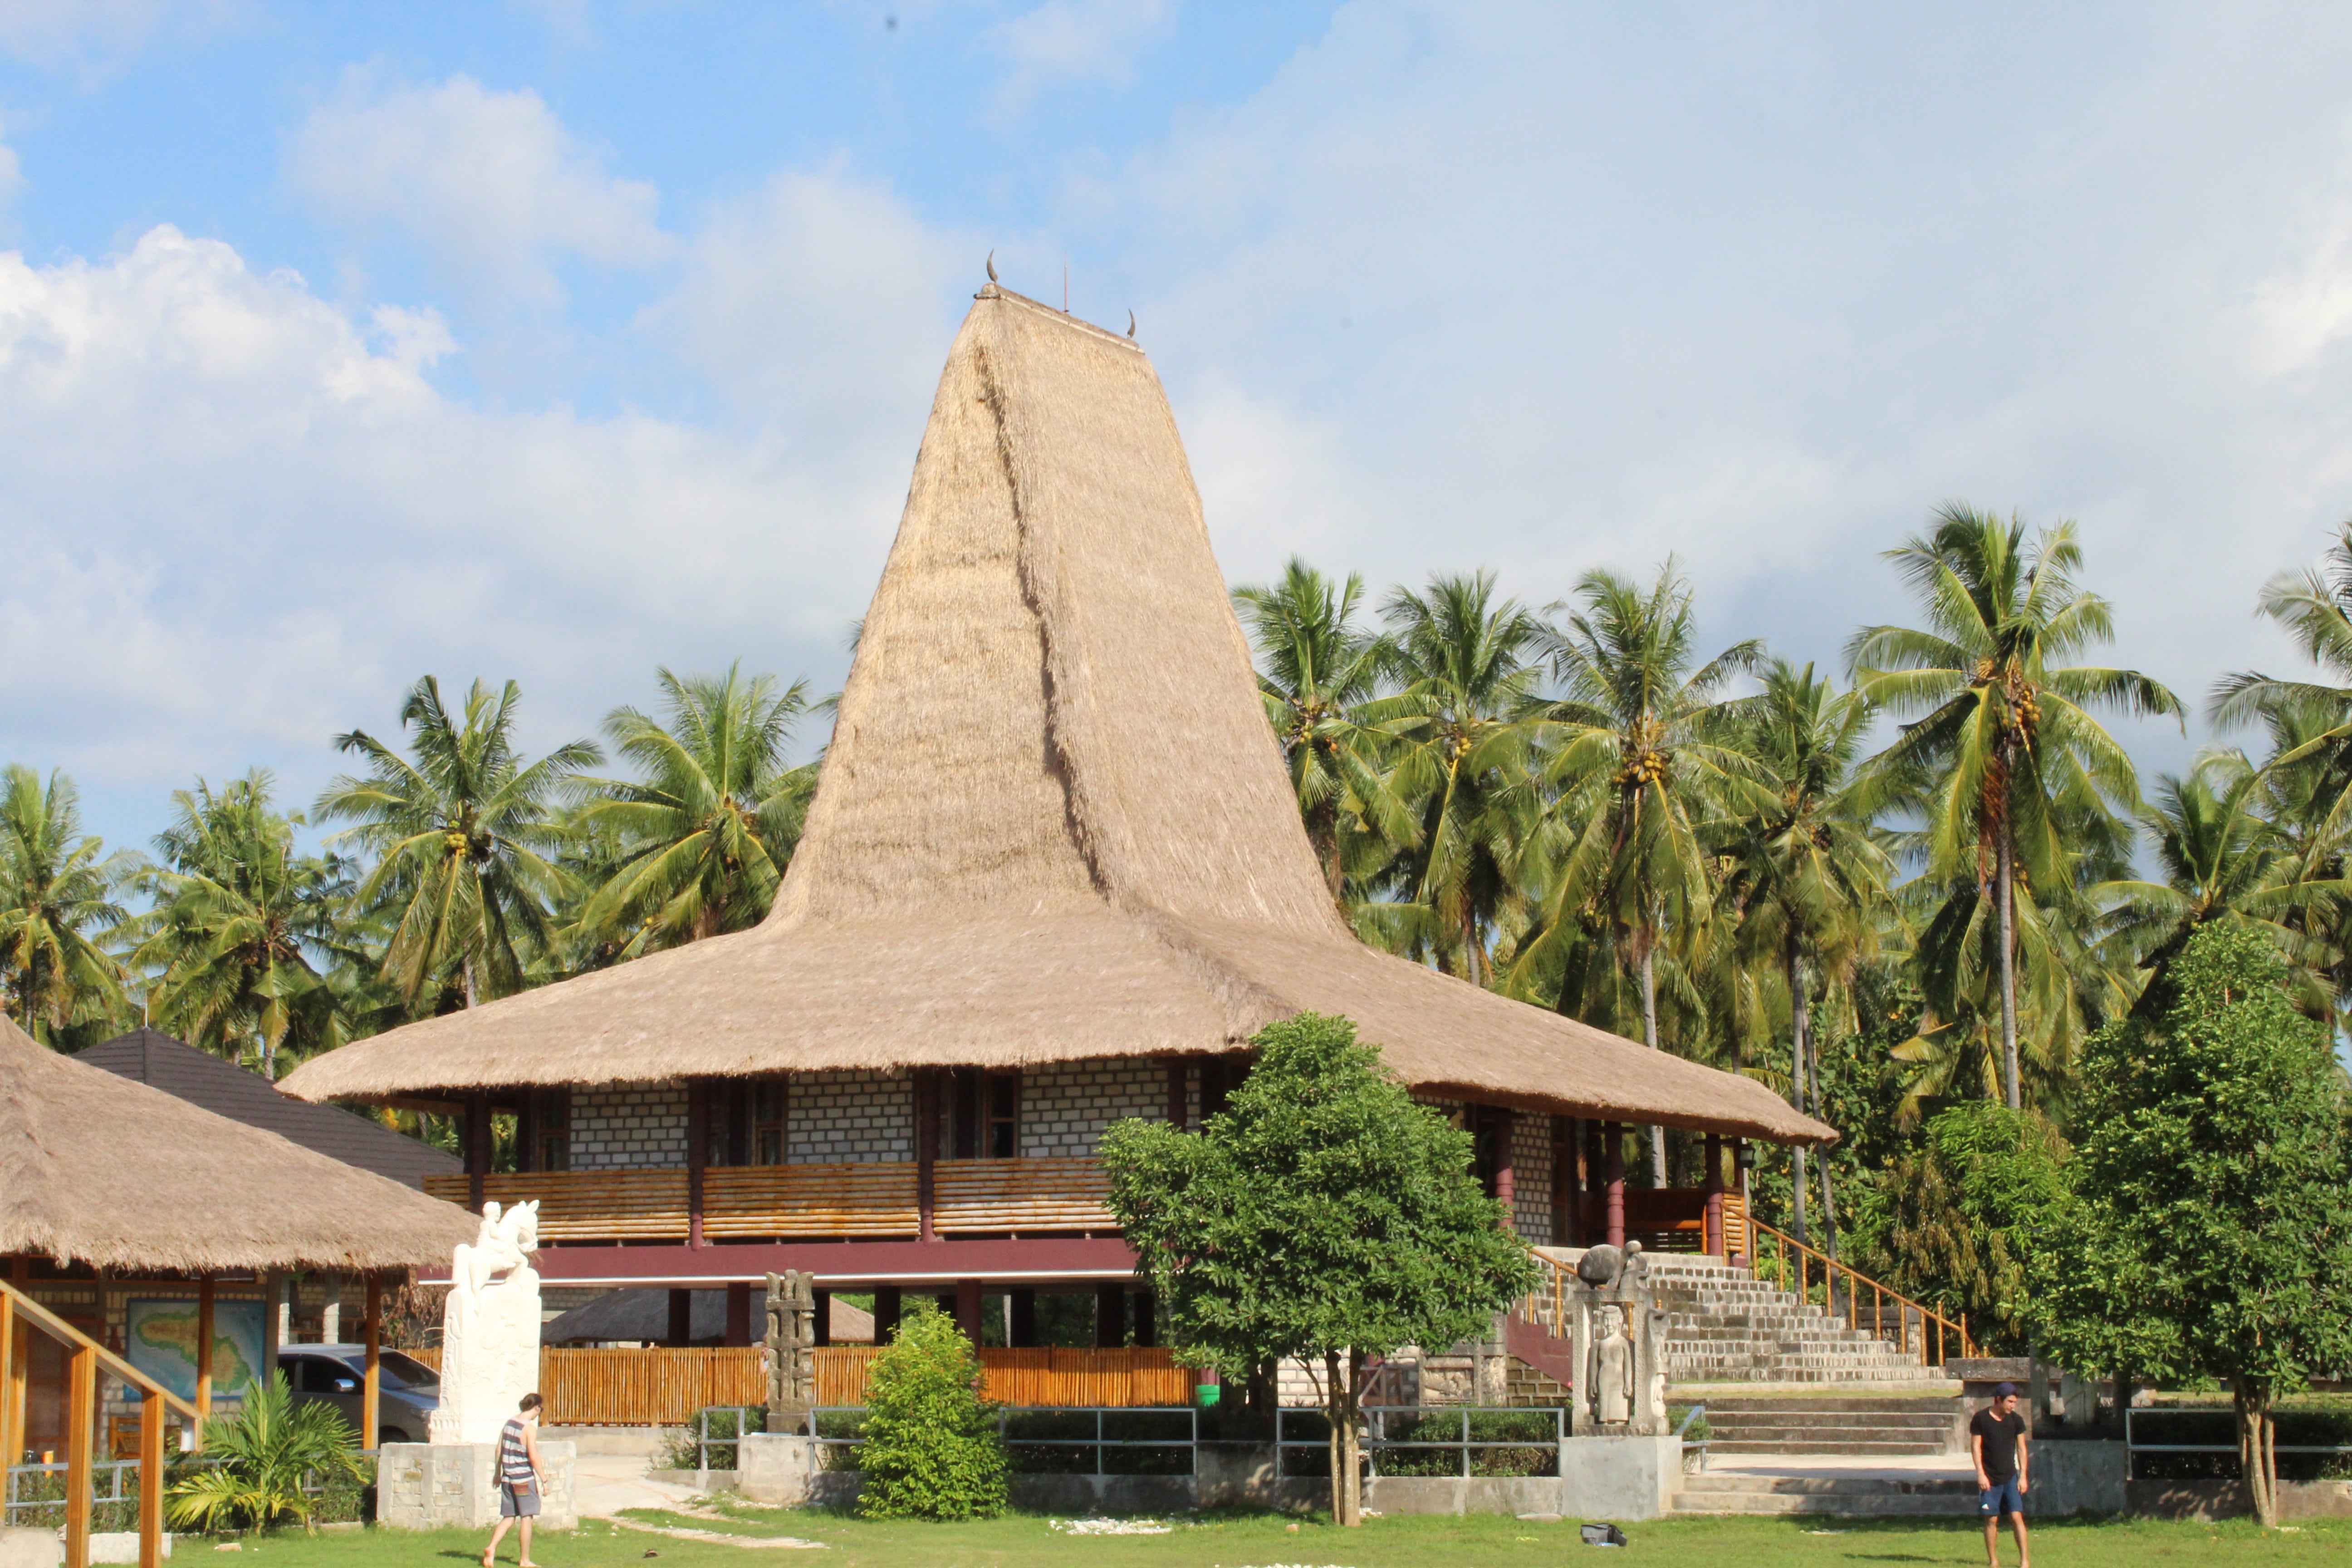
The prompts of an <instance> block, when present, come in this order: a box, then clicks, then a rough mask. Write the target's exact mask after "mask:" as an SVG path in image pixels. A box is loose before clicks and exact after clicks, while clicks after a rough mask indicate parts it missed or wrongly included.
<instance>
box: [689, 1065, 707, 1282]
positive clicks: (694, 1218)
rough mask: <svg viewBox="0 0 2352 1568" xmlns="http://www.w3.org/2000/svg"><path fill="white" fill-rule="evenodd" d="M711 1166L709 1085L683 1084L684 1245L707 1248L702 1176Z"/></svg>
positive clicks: (695, 1081)
mask: <svg viewBox="0 0 2352 1568" xmlns="http://www.w3.org/2000/svg"><path fill="white" fill-rule="evenodd" d="M709 1163H710V1084H709V1081H708V1080H707V1079H698V1078H695V1079H687V1082H686V1245H687V1246H688V1247H708V1246H709V1245H710V1244H709V1242H707V1241H705V1240H703V1239H702V1173H703V1170H704V1168H705V1167H707V1166H708V1165H709Z"/></svg>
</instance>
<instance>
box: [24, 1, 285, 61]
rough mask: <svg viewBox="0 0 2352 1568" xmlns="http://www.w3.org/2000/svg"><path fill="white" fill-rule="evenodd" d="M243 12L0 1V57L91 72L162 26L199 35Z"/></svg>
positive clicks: (194, 5) (216, 4) (189, 5)
mask: <svg viewBox="0 0 2352 1568" xmlns="http://www.w3.org/2000/svg"><path fill="white" fill-rule="evenodd" d="M244 9H245V6H244V5H243V4H242V0H0V55H8V56H12V57H14V58H16V59H20V60H23V61H26V63H27V64H31V65H37V66H49V67H58V66H79V67H80V68H81V69H82V70H83V71H84V72H85V73H91V72H95V71H97V70H98V69H99V68H100V67H101V66H102V65H104V64H106V63H108V62H110V61H113V60H116V59H119V58H121V57H122V56H125V55H128V54H131V52H133V51H135V50H136V49H138V48H139V47H140V46H142V44H144V43H146V42H147V40H148V39H149V38H150V37H152V36H153V35H154V34H155V33H156V32H158V31H160V30H162V29H163V28H164V27H165V26H174V27H176V28H178V29H179V30H181V31H184V32H191V33H201V32H205V31H208V30H210V29H212V28H214V27H216V26H222V25H224V24H226V23H227V22H229V21H230V20H232V19H233V18H234V17H235V16H237V15H238V14H239V13H240V12H242V11H243V10H244Z"/></svg>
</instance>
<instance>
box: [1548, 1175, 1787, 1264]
mask: <svg viewBox="0 0 2352 1568" xmlns="http://www.w3.org/2000/svg"><path fill="white" fill-rule="evenodd" d="M1580 1202H1581V1205H1582V1206H1581V1208H1580V1210H1579V1218H1580V1219H1581V1221H1582V1222H1583V1226H1584V1234H1585V1235H1587V1236H1599V1235H1600V1234H1601V1229H1602V1226H1604V1225H1605V1224H1606V1223H1607V1222H1606V1219H1605V1218H1604V1211H1605V1205H1604V1203H1603V1201H1602V1199H1601V1196H1600V1194H1590V1193H1588V1194H1584V1196H1583V1197H1582V1199H1581V1200H1580ZM1625 1239H1626V1240H1628V1241H1638V1242H1640V1243H1641V1244H1642V1249H1643V1251H1644V1252H1705V1251H1706V1193H1705V1192H1704V1191H1702V1190H1701V1189H1699V1188H1697V1187H1656V1188H1652V1187H1628V1188H1627V1189H1626V1190H1625ZM1723 1242H1724V1246H1723V1251H1722V1253H1720V1254H1719V1255H1718V1256H1722V1257H1729V1258H1738V1257H1741V1256H1743V1255H1744V1254H1746V1253H1747V1251H1748V1205H1747V1204H1746V1202H1745V1201H1744V1200H1743V1199H1742V1198H1741V1197H1740V1195H1739V1194H1738V1191H1737V1190H1733V1191H1729V1192H1727V1193H1725V1194H1723Z"/></svg>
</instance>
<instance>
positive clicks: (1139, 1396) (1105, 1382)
mask: <svg viewBox="0 0 2352 1568" xmlns="http://www.w3.org/2000/svg"><path fill="white" fill-rule="evenodd" d="M407 1353H408V1354H410V1355H413V1356H415V1358H416V1359H417V1360H419V1361H421V1362H423V1363H425V1364H426V1365H428V1366H431V1367H434V1368H436V1370H437V1369H438V1368H439V1366H440V1364H441V1352H440V1351H439V1350H437V1349H435V1350H416V1351H410V1352H407ZM878 1353H879V1352H877V1350H876V1349H875V1347H873V1346H872V1345H826V1346H824V1348H822V1349H820V1350H818V1351H817V1352H815V1354H816V1402H817V1403H818V1404H819V1405H863V1404H865V1403H866V1378H867V1377H868V1376H869V1375H870V1374H871V1373H872V1372H873V1368H874V1358H875V1356H876V1355H877V1354H878ZM980 1365H981V1376H982V1389H983V1391H984V1392H985V1393H986V1394H987V1395H988V1397H989V1398H991V1399H993V1400H997V1401H999V1402H1001V1403H1003V1404H1006V1405H1053V1406H1070V1405H1108V1406H1112V1407H1118V1406H1125V1405H1189V1404H1191V1403H1192V1385H1193V1384H1194V1382H1195V1381H1196V1379H1197V1374H1196V1373H1193V1372H1192V1370H1191V1369H1190V1368H1188V1367H1180V1366H1178V1365H1176V1364H1175V1362H1174V1361H1173V1359H1172V1358H1171V1355H1170V1353H1169V1352H1168V1350H1167V1349H1166V1347H1164V1346H1159V1345H1136V1346H1132V1347H1127V1348H1122V1349H1118V1350H1096V1351H1089V1350H1055V1349H1037V1350H1005V1349H1001V1348H999V1349H986V1350H982V1352H980ZM539 1391H540V1393H541V1394H544V1395H546V1397H547V1414H546V1415H545V1416H544V1417H543V1419H544V1420H545V1421H546V1422H547V1424H548V1425H549V1426H682V1425H684V1424H685V1423H687V1422H689V1421H691V1420H693V1419H694V1413H695V1412H696V1411H698V1410H700V1409H703V1408H704V1407H705V1406H708V1405H765V1404H767V1402H768V1376H767V1372H766V1369H765V1368H764V1367H763V1366H762V1365H761V1356H760V1347H759V1346H757V1345H750V1346H740V1347H728V1348H719V1347H697V1348H693V1349H687V1350H677V1349H670V1348H667V1347H664V1348H656V1349H647V1350H602V1351H600V1350H569V1349H565V1350H556V1349H547V1350H542V1351H541V1352H539Z"/></svg>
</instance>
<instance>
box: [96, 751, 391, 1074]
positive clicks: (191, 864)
mask: <svg viewBox="0 0 2352 1568" xmlns="http://www.w3.org/2000/svg"><path fill="white" fill-rule="evenodd" d="M270 784H271V779H270V776H269V774H268V772H267V771H266V770H263V769H258V768H257V769H255V770H254V771H253V772H252V773H247V775H246V776H245V777H244V778H241V779H234V780H231V781H230V782H229V783H228V784H225V785H223V786H222V787H221V789H220V790H218V791H217V792H215V790H214V789H213V787H212V786H211V785H210V784H206V783H205V782H204V781H202V780H198V781H197V783H196V787H195V788H194V789H193V790H177V791H174V792H173V795H172V806H173V820H172V825H171V826H168V827H166V828H165V829H164V830H163V832H162V833H160V834H158V835H156V837H155V852H156V854H157V855H158V856H159V857H160V858H161V864H160V865H159V866H158V867H157V868H156V869H155V870H154V871H153V872H152V873H151V874H150V876H149V877H148V879H147V885H148V887H149V889H150V890H151V891H152V893H153V894H154V897H155V904H154V907H153V908H152V910H149V911H148V912H147V913H146V914H145V915H144V916H142V917H141V918H140V919H139V920H138V921H136V922H134V924H135V929H136V931H137V932H138V934H139V936H140V941H139V944H138V946H137V948H136V949H135V950H134V951H133V952H132V954H131V963H133V964H134V965H136V966H138V967H140V968H142V969H144V970H146V971H147V972H148V973H152V974H153V975H154V976H155V978H154V980H153V981H152V984H150V985H149V986H148V992H147V1006H148V1013H149V1016H151V1017H152V1018H153V1019H154V1021H155V1022H157V1023H159V1024H161V1025H162V1026H163V1027H165V1028H167V1029H170V1030H172V1031H173V1033H175V1034H177V1035H179V1036H180V1037H183V1038H184V1039H186V1040H188V1041H189V1042H190V1043H192V1044H194V1045H199V1046H203V1047H205V1048H207V1049H212V1050H226V1051H227V1052H228V1053H229V1054H231V1055H237V1054H241V1053H242V1051H243V1050H244V1049H245V1048H246V1047H248V1046H249V1047H252V1048H253V1050H254V1051H255V1053H256V1054H257V1056H258V1057H259V1058H260V1061H261V1071H262V1075H263V1076H264V1077H266V1078H271V1079H274V1078H276V1077H277V1076H278V1055H279V1053H280V1051H281V1050H282V1049H285V1048H287V1047H289V1040H290V1043H291V1048H292V1050H293V1052H294V1054H296V1055H297V1056H306V1055H309V1054H310V1052H313V1051H318V1050H324V1049H328V1048H331V1047H334V1046H336V1045H339V1044H341V1042H342V1040H343V1038H344V1033H343V1030H342V1026H341V1015H340V1011H339V1009H338V1008H337V1006H336V1000H335V996H334V994H333V993H332V991H331V990H330V989H329V988H328V986H327V984H326V982H325V979H324V977H323V975H322V974H321V973H320V963H322V962H323V961H324V956H325V954H326V953H328V952H330V951H331V950H332V949H333V947H334V945H335V943H336V942H337V940H338V938H339V936H340V934H341V932H340V920H339V911H340V910H341V906H342V903H343V900H344V899H345V898H346V897H347V896H348V895H349V893H350V891H351V881H350V877H349V875H348V871H347V868H345V867H344V866H343V864H342V862H341V860H340V859H339V858H335V857H332V856H325V857H321V856H310V855H299V854H297V853H295V849H294V829H295V828H296V826H299V825H300V823H301V820H302V819H301V818H300V816H282V815H280V814H279V813H278V811H277V810H276V809H275V807H274V805H273V803H272V802H271V799H270Z"/></svg>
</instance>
